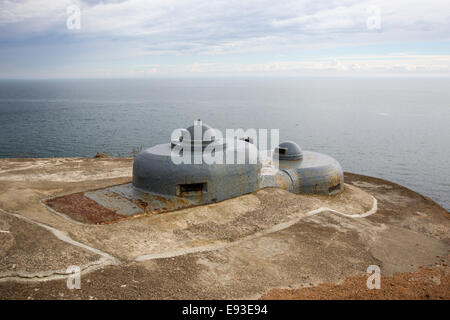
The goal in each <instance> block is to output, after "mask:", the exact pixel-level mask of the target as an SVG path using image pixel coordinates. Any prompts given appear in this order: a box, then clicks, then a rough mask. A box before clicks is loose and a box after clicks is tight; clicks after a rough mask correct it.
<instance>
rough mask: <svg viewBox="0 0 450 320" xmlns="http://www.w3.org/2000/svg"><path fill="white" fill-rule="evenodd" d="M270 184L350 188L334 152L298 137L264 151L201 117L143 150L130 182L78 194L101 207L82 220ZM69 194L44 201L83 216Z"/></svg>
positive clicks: (310, 189)
mask: <svg viewBox="0 0 450 320" xmlns="http://www.w3.org/2000/svg"><path fill="white" fill-rule="evenodd" d="M230 159H232V161H231V162H230V161H229V160H230ZM239 159H240V160H239ZM268 187H275V188H282V189H285V190H287V191H289V192H292V193H295V194H299V193H303V194H321V195H335V194H338V193H340V192H342V191H343V188H344V176H343V170H342V167H341V166H340V164H339V163H338V162H337V161H336V160H335V159H333V158H332V157H330V156H328V155H324V154H320V153H317V152H312V151H303V150H302V149H301V148H300V147H299V145H298V144H296V143H295V142H293V141H285V142H282V143H280V144H279V145H278V146H277V147H276V148H274V150H270V151H269V152H268V151H267V150H264V152H259V150H258V148H257V146H256V145H255V144H254V143H253V141H252V139H249V138H247V137H234V138H228V137H227V138H222V136H221V134H220V133H219V132H218V130H215V129H213V128H211V127H210V126H208V125H207V124H204V123H202V121H201V120H196V121H195V122H194V125H192V126H190V127H188V128H186V129H181V130H178V131H175V134H174V135H173V136H172V137H171V139H170V142H168V143H165V144H159V145H156V146H153V147H151V148H148V149H145V150H143V151H141V152H140V153H139V154H138V155H137V156H136V158H135V160H134V162H133V177H132V182H131V183H128V184H123V185H116V186H112V187H108V188H104V189H99V190H94V191H88V192H84V193H81V194H78V195H77V197H84V198H85V202H86V203H87V204H86V206H85V208H84V210H89V208H90V207H91V208H96V210H97V211H98V212H101V215H99V217H98V219H97V218H96V215H95V214H89V213H88V214H85V216H89V217H91V218H90V219H85V220H82V222H85V223H94V224H102V223H111V222H115V221H118V220H121V219H127V218H130V217H136V216H140V215H146V214H151V213H162V212H167V211H172V210H176V209H181V208H186V207H190V206H195V205H204V204H209V203H214V202H217V201H222V200H226V199H230V198H233V197H236V196H240V195H244V194H248V193H252V192H254V191H257V190H259V189H262V188H268ZM70 196H72V197H73V195H69V196H63V197H58V198H54V199H50V200H48V201H47V202H46V204H47V205H48V206H50V207H51V208H53V209H54V210H56V211H57V212H61V213H64V214H65V215H68V216H69V217H72V218H74V219H75V220H80V216H81V215H82V213H81V212H78V213H77V214H73V213H74V212H77V211H80V208H78V207H77V202H75V201H67V199H66V198H67V197H70ZM78 202H79V201H78ZM118 217H120V218H118Z"/></svg>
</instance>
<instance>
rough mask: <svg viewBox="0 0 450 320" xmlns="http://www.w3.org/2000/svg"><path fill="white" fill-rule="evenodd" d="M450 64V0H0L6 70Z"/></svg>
mask: <svg viewBox="0 0 450 320" xmlns="http://www.w3.org/2000/svg"><path fill="white" fill-rule="evenodd" d="M386 74H388V75H401V76H404V75H407V76H411V75H420V76H422V75H423V76H429V75H433V76H434V75H443V76H449V75H450V1H449V0H370V1H364V0H362V1H354V0H340V1H335V0H325V1H323V0H311V1H310V0H295V1H291V0H286V1H285V0H277V1H274V0H239V1H236V0H226V1H214V0H189V1H187V0H186V1H185V0H110V1H96V0H84V1H81V0H58V1H55V0H23V1H21V0H0V78H2V79H60V78H147V77H151V78H154V77H192V76H194V77H195V76H202V77H204V76H206V77H208V76H311V75H338V76H340V75H346V76H347V75H374V76H375V75H386Z"/></svg>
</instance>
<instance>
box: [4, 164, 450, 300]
mask: <svg viewBox="0 0 450 320" xmlns="http://www.w3.org/2000/svg"><path fill="white" fill-rule="evenodd" d="M131 168H132V160H131V159H39V160H37V159H1V160H0V209H1V210H0V237H1V238H0V240H1V242H0V243H1V245H0V298H27V297H31V298H33V297H35V298H51V297H55V298H61V297H63V298H66V297H69V298H86V299H87V298H161V299H167V298H172V299H173V298H175V299H177V298H187V299H189V298H207V299H215V298H218V299H221V298H258V297H260V296H262V295H264V294H265V293H266V292H268V291H269V290H270V289H271V288H300V287H302V286H305V285H306V286H311V285H312V286H314V285H317V284H320V283H339V282H341V281H343V280H345V279H346V278H348V277H352V276H358V275H363V274H364V273H365V271H366V269H367V267H368V266H369V265H372V264H376V265H379V266H380V267H381V270H382V273H383V274H385V275H392V274H394V273H398V272H409V271H415V270H417V268H418V267H419V266H432V265H434V264H435V263H436V262H439V261H440V260H441V259H442V257H445V259H446V257H447V255H448V253H449V248H450V247H449V244H450V240H449V234H450V233H449V227H450V221H449V217H448V216H449V214H448V212H447V211H446V210H444V209H442V208H441V207H439V206H438V205H436V204H435V203H434V202H432V201H431V200H429V199H428V198H425V197H423V196H421V195H419V194H417V193H414V192H412V191H410V190H408V189H405V188H403V187H401V186H398V185H395V184H392V183H390V182H386V181H383V180H380V179H375V178H369V177H364V176H360V175H353V174H346V176H345V179H346V182H347V183H348V184H346V186H345V191H344V192H343V193H342V194H340V195H337V196H333V197H325V196H305V195H294V194H291V193H289V192H287V191H283V190H279V189H264V190H261V191H258V192H255V193H253V194H249V195H245V196H242V197H238V198H234V199H230V200H226V201H223V202H220V203H216V204H212V205H207V206H200V207H194V208H189V209H184V210H179V211H175V212H170V213H164V214H159V215H158V214H156V215H150V216H145V217H141V218H137V219H131V220H126V221H121V222H117V223H113V224H108V225H102V226H95V225H85V224H82V223H79V222H76V221H73V220H71V219H70V218H68V217H66V216H64V215H60V214H57V213H55V212H52V211H51V210H49V209H48V208H47V207H46V206H44V205H43V204H42V203H41V202H42V200H44V199H47V198H50V197H55V196H60V195H66V194H70V193H74V192H83V191H87V190H93V189H97V188H103V187H107V186H111V185H116V184H121V183H128V182H129V181H130V180H131ZM373 197H375V199H376V200H374V198H373ZM2 231H4V232H2ZM13 261H15V262H13ZM36 261H38V262H36ZM39 261H40V262H39ZM13 264H15V269H17V270H19V271H20V272H22V273H24V272H28V273H27V275H28V276H29V277H33V275H40V278H32V279H30V281H29V282H28V283H26V284H24V283H20V282H17V280H21V279H22V276H23V274H22V275H21V274H20V272H19V273H17V272H16V274H15V278H11V275H12V272H13V271H14V269H13V266H12V265H13ZM69 265H79V266H81V267H82V269H83V270H84V273H83V275H82V290H68V289H67V288H66V284H65V280H51V279H54V277H53V276H54V274H55V270H56V271H58V270H63V269H64V268H66V267H68V266H69ZM98 268H100V269H99V270H96V271H92V270H95V269H98ZM62 276H64V275H62ZM2 277H3V281H1V280H2ZM46 279H47V280H49V281H41V282H37V281H36V280H46ZM22 280H23V279H22ZM449 290H450V289H449Z"/></svg>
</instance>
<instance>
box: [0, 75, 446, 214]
mask: <svg viewBox="0 0 450 320" xmlns="http://www.w3.org/2000/svg"><path fill="white" fill-rule="evenodd" d="M196 119H202V121H203V122H204V123H207V124H209V125H210V126H212V127H214V128H218V129H220V130H221V131H222V132H224V134H225V130H226V129H236V128H242V129H244V130H246V129H251V128H253V129H257V130H260V129H268V130H273V129H278V130H279V136H280V141H284V140H293V141H295V142H297V143H298V144H299V145H300V146H301V148H302V149H303V150H312V151H317V152H322V153H326V154H329V155H331V156H333V157H334V158H335V159H337V160H338V161H339V162H340V163H341V165H342V167H343V168H344V170H345V171H349V172H354V173H360V174H364V175H369V176H375V177H379V178H383V179H387V180H390V181H393V182H396V183H399V184H401V185H403V186H406V187H408V188H410V189H412V190H415V191H417V192H420V193H422V194H424V195H426V196H429V197H430V198H432V199H433V200H435V201H436V202H437V203H439V204H440V205H441V206H443V207H444V208H445V209H447V210H449V209H450V78H445V77H442V78H440V77H415V78H411V77H308V78H274V77H271V78H264V77H258V78H177V79H172V78H153V79H84V80H82V79H78V80H0V157H6V158H10V157H37V158H47V157H92V156H94V155H95V154H96V153H97V152H102V153H105V154H108V155H110V156H121V157H126V156H132V155H135V154H136V152H139V151H140V150H142V149H145V148H147V147H151V146H153V145H155V144H159V143H167V142H169V141H170V137H171V134H172V131H173V130H174V129H176V128H185V127H188V126H190V125H192V124H193V122H194V120H196ZM412 209H413V208H412Z"/></svg>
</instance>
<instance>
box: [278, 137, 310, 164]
mask: <svg viewBox="0 0 450 320" xmlns="http://www.w3.org/2000/svg"><path fill="white" fill-rule="evenodd" d="M275 154H276V155H278V159H280V160H302V159H303V151H302V149H301V148H300V146H299V145H298V144H296V143H295V142H293V141H284V142H282V143H280V144H279V145H278V147H276V148H275Z"/></svg>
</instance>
